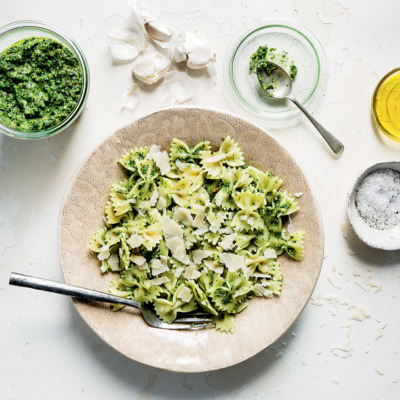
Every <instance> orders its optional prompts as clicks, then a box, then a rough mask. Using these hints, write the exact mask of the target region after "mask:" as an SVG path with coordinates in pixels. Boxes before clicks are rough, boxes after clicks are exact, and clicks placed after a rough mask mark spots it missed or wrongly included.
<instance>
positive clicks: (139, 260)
mask: <svg viewBox="0 0 400 400" xmlns="http://www.w3.org/2000/svg"><path fill="white" fill-rule="evenodd" d="M130 259H131V261H132V262H133V263H134V264H136V265H143V264H144V263H145V262H146V259H145V258H144V257H143V256H138V255H135V254H132V255H131V257H130Z"/></svg>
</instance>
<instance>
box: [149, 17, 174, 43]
mask: <svg viewBox="0 0 400 400" xmlns="http://www.w3.org/2000/svg"><path fill="white" fill-rule="evenodd" d="M144 29H145V31H146V32H147V34H148V35H149V36H150V37H151V38H152V39H154V40H159V41H160V42H168V41H169V40H170V39H171V38H172V36H173V33H172V31H171V30H170V29H169V28H168V26H166V25H165V24H163V23H162V22H161V21H160V20H158V19H152V20H148V21H145V22H144Z"/></svg>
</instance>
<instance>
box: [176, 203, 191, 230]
mask: <svg viewBox="0 0 400 400" xmlns="http://www.w3.org/2000/svg"><path fill="white" fill-rule="evenodd" d="M174 220H175V221H177V222H183V223H184V224H185V225H186V226H192V225H193V217H192V215H191V214H190V212H189V210H187V209H186V208H183V207H176V208H175V211H174Z"/></svg>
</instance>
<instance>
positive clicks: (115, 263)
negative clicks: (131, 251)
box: [107, 254, 120, 272]
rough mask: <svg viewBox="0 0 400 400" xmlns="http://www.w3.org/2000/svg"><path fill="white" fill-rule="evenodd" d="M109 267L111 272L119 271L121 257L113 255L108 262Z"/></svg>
mask: <svg viewBox="0 0 400 400" xmlns="http://www.w3.org/2000/svg"><path fill="white" fill-rule="evenodd" d="M107 262H108V265H109V266H110V268H111V271H114V272H116V271H119V270H120V268H119V257H118V256H117V255H116V254H111V256H110V258H109V259H108V260H107Z"/></svg>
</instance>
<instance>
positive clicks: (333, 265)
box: [332, 263, 336, 271]
mask: <svg viewBox="0 0 400 400" xmlns="http://www.w3.org/2000/svg"><path fill="white" fill-rule="evenodd" d="M332 271H336V264H335V263H333V264H332Z"/></svg>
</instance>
